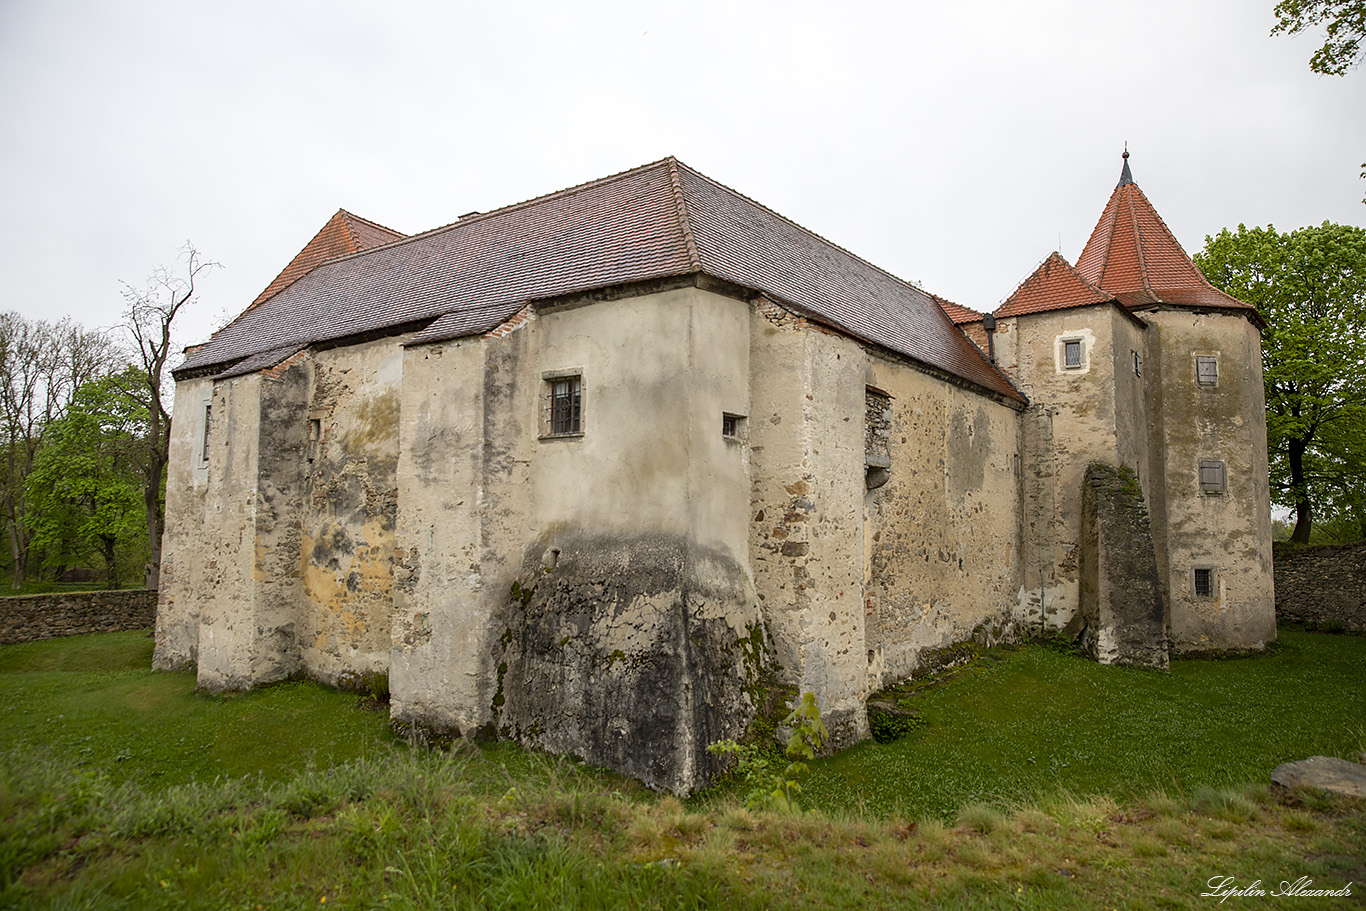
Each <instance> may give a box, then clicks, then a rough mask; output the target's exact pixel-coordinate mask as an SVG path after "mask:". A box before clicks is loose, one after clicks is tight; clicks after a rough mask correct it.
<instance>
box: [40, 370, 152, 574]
mask: <svg viewBox="0 0 1366 911" xmlns="http://www.w3.org/2000/svg"><path fill="white" fill-rule="evenodd" d="M140 381H141V372H140V371H139V370H137V369H136V368H132V367H130V368H128V369H127V370H125V371H124V372H123V373H121V374H116V375H113V376H108V377H104V378H102V379H99V380H94V381H91V382H88V383H86V384H84V385H82V386H81V387H80V388H79V389H78V390H77V391H76V395H75V397H74V399H73V401H72V403H71V406H70V407H69V408H68V409H67V411H66V414H65V415H63V416H62V417H60V418H58V419H56V420H54V421H52V422H51V423H50V424H48V425H47V427H46V428H45V431H44V433H43V446H42V448H41V449H39V450H38V453H37V455H36V457H35V458H34V463H33V469H32V471H30V472H29V475H28V504H29V512H28V515H27V517H26V518H27V522H28V524H29V528H30V530H31V531H32V534H33V539H32V543H33V545H34V546H35V547H44V548H46V549H47V550H48V551H49V552H50V553H53V554H57V555H60V556H61V558H63V559H68V560H69V559H72V558H75V559H84V558H86V557H87V556H88V555H89V554H91V553H94V554H97V555H98V557H99V559H101V560H102V561H103V562H104V565H105V571H106V573H107V574H108V585H109V587H110V588H119V587H120V585H121V583H122V582H123V578H122V576H123V574H122V573H121V572H120V557H123V556H125V555H133V556H140V555H142V553H143V552H144V551H145V549H146V545H145V542H144V536H145V534H146V524H145V523H146V513H145V512H144V510H143V494H142V475H143V464H142V463H143V462H145V461H146V450H145V445H144V443H143V440H144V438H145V436H146V433H147V429H146V428H147V408H146V405H145V404H143V403H142V402H141V401H139V399H138V397H136V396H134V395H130V394H129V393H128V391H127V390H128V389H136V388H137V387H138V383H139V382H140Z"/></svg>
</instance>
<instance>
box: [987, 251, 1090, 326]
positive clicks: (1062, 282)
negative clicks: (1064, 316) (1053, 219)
mask: <svg viewBox="0 0 1366 911" xmlns="http://www.w3.org/2000/svg"><path fill="white" fill-rule="evenodd" d="M1112 300H1114V297H1113V296H1111V295H1109V294H1106V293H1105V292H1104V291H1101V290H1100V289H1099V288H1097V287H1096V286H1095V285H1093V284H1091V283H1090V282H1088V281H1087V280H1086V279H1084V278H1082V277H1081V275H1080V274H1079V273H1078V272H1077V270H1076V269H1073V268H1072V266H1071V264H1070V263H1068V262H1067V260H1065V259H1063V257H1062V255H1061V254H1059V253H1050V254H1048V258H1047V259H1045V260H1044V261H1043V262H1041V263H1039V267H1038V268H1037V269H1035V270H1034V271H1033V272H1032V273H1031V274H1030V276H1029V278H1026V279H1025V280H1024V281H1023V282H1021V283H1020V287H1018V288H1016V289H1015V293H1014V294H1012V295H1010V297H1008V298H1006V301H1005V303H1003V304H1001V306H999V307H997V308H996V316H997V317H998V318H1003V317H1008V316H1022V315H1024V314H1026V313H1042V312H1044V311H1046V310H1065V309H1067V308H1068V307H1085V306H1088V305H1090V304H1103V303H1105V302H1107V301H1112Z"/></svg>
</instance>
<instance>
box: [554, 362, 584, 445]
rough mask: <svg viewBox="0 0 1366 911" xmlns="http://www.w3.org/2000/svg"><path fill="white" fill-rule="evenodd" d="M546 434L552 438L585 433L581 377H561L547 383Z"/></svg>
mask: <svg viewBox="0 0 1366 911" xmlns="http://www.w3.org/2000/svg"><path fill="white" fill-rule="evenodd" d="M546 432H547V433H548V434H549V435H550V436H564V435H567V434H573V433H582V432H583V378H582V377H581V376H559V377H552V378H550V379H548V380H547V381H546Z"/></svg>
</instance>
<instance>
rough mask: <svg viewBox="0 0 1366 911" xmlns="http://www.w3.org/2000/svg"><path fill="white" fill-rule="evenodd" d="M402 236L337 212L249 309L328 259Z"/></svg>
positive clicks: (376, 245) (341, 210)
mask: <svg viewBox="0 0 1366 911" xmlns="http://www.w3.org/2000/svg"><path fill="white" fill-rule="evenodd" d="M403 236H404V235H402V234H400V233H399V232H397V231H395V230H393V229H391V228H386V227H384V226H383V225H377V224H375V223H374V222H373V221H369V220H368V219H364V218H361V217H360V216H359V215H352V214H351V213H350V212H348V211H346V210H345V209H338V210H337V214H336V215H333V216H332V217H331V218H329V219H328V220H327V224H325V225H323V226H322V230H320V231H319V232H318V233H317V234H315V235H313V239H312V240H310V241H309V242H308V243H307V244H305V245H304V248H303V249H302V250H300V251H299V253H298V255H296V256H295V257H294V258H293V259H292V260H290V261H289V265H287V266H285V268H284V270H283V271H281V272H280V274H279V275H277V276H275V280H274V281H272V282H271V283H270V284H269V285H267V286H266V289H265V290H264V291H262V292H261V293H260V294H259V295H257V297H256V300H254V301H252V302H251V307H255V306H256V305H257V304H259V303H261V302H262V301H263V300H266V299H267V298H269V297H273V296H275V295H276V294H278V293H279V292H280V291H282V290H283V289H285V288H287V287H289V286H290V285H292V284H294V283H295V282H296V281H298V280H299V279H300V278H302V277H304V276H305V275H307V274H308V273H310V272H312V271H313V270H314V269H315V268H317V267H318V266H319V265H321V264H322V263H324V262H326V261H327V260H329V259H336V258H337V257H338V256H345V255H347V254H348V253H359V252H360V251H362V250H368V249H370V248H371V247H378V246H379V245H380V244H387V243H389V241H391V240H399V239H400V238H402V237H403ZM248 309H250V307H248Z"/></svg>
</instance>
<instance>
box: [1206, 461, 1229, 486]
mask: <svg viewBox="0 0 1366 911" xmlns="http://www.w3.org/2000/svg"><path fill="white" fill-rule="evenodd" d="M1225 484H1226V479H1225V477H1224V463H1223V462H1221V461H1219V460H1218V459H1201V460H1200V492H1201V493H1223V492H1224V488H1225Z"/></svg>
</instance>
